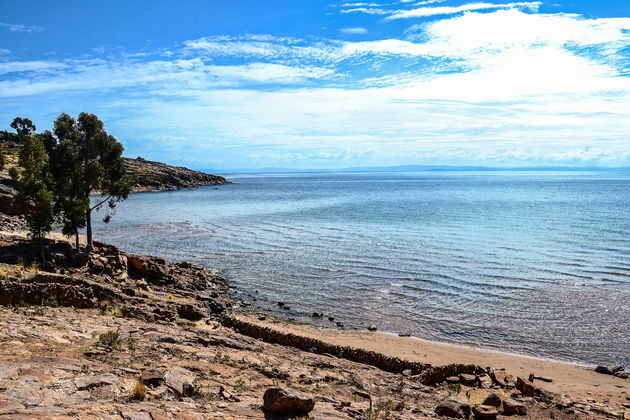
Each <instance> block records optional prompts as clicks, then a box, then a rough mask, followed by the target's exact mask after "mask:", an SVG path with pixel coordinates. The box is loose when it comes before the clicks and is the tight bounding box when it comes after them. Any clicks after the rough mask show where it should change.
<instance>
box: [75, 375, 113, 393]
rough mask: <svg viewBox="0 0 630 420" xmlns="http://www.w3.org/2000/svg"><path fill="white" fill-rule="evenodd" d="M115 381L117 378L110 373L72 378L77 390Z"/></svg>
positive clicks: (111, 383) (110, 383)
mask: <svg viewBox="0 0 630 420" xmlns="http://www.w3.org/2000/svg"><path fill="white" fill-rule="evenodd" d="M117 381H118V378H117V377H115V376H114V375H111V374H105V375H90V376H81V377H79V378H76V379H75V380H74V386H76V387H77V390H79V391H84V390H86V389H92V388H97V387H102V386H107V385H116V382H117Z"/></svg>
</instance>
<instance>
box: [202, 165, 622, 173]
mask: <svg viewBox="0 0 630 420" xmlns="http://www.w3.org/2000/svg"><path fill="white" fill-rule="evenodd" d="M201 171H203V172H206V173H220V174H254V173H338V172H449V171H461V172H476V171H479V172H499V171H519V172H530V171H534V172H546V171H566V172H575V171H597V172H630V167H615V168H611V167H603V166H580V167H573V166H520V167H492V166H447V165H400V166H359V167H350V168H340V169H316V168H313V169H296V168H278V167H268V168H257V169H252V168H234V169H201Z"/></svg>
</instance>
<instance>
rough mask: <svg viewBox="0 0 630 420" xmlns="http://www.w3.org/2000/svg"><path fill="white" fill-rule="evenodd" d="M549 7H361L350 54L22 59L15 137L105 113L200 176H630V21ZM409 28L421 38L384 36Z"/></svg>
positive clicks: (263, 42) (3, 83) (3, 71)
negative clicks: (507, 171)
mask: <svg viewBox="0 0 630 420" xmlns="http://www.w3.org/2000/svg"><path fill="white" fill-rule="evenodd" d="M540 6H541V3H540V2H514V3H469V4H461V5H457V6H453V5H449V4H447V2H445V1H435V0H433V1H425V2H409V1H402V2H399V3H396V4H395V5H394V6H388V7H387V8H385V7H384V6H382V5H381V4H380V3H343V4H340V5H338V6H337V7H334V8H333V10H334V13H337V14H339V16H341V17H343V16H350V15H352V16H355V15H360V16H362V19H363V21H362V24H361V26H357V25H346V26H343V27H341V28H339V30H338V31H337V33H338V34H342V35H344V36H345V38H348V39H343V38H340V39H332V38H321V37H314V36H309V35H308V34H306V35H305V36H304V37H292V36H278V35H271V34H224V35H208V36H204V37H201V38H197V39H191V40H179V41H178V42H173V45H172V47H171V48H160V49H155V50H149V51H122V52H120V51H107V50H106V49H97V50H95V52H94V54H93V55H90V56H77V57H66V58H55V56H49V57H41V58H39V59H31V60H21V59H19V56H16V55H15V54H14V52H13V51H14V48H13V47H12V46H11V45H6V47H8V48H3V49H1V50H0V51H2V54H0V110H1V111H2V115H4V116H5V117H4V119H6V120H3V121H0V122H2V124H3V125H6V126H7V128H8V123H9V122H10V119H11V118H12V117H13V116H15V115H23V116H30V117H31V118H33V119H34V120H35V122H36V123H37V125H38V126H39V127H40V128H47V127H48V126H50V125H51V123H52V120H53V119H54V117H55V116H56V115H57V114H59V113H60V112H62V111H64V112H71V113H78V112H80V111H83V110H87V111H90V112H94V113H96V114H98V115H99V116H101V117H102V119H103V120H104V121H105V122H106V124H107V128H108V130H109V131H110V132H112V133H113V134H114V135H116V136H117V137H118V138H119V139H120V140H122V141H123V143H125V144H126V147H127V155H129V156H135V155H143V156H146V157H149V158H153V159H161V160H166V161H169V162H172V163H178V164H186V165H188V166H191V167H197V168H218V169H229V168H233V167H250V168H257V167H269V166H287V167H295V168H312V167H321V168H335V167H348V166H372V165H378V166H383V165H404V164H438V165H489V166H502V165H505V166H514V165H603V166H624V165H630V148H629V147H628V137H629V135H630V134H629V133H630V77H629V76H628V72H629V69H630V60H629V58H630V54H629V51H630V18H586V17H584V16H581V15H578V14H575V13H571V14H569V13H541V12H539V8H540ZM392 22H398V23H400V22H405V23H408V25H406V27H405V28H404V30H403V31H401V33H400V34H399V36H397V37H385V38H382V37H378V36H376V35H372V34H373V33H375V30H373V28H378V27H380V26H382V25H390V24H392ZM10 30H11V29H10ZM354 37H363V38H364V39H363V40H354ZM0 46H2V47H4V46H5V45H0ZM14 114H15V115H14Z"/></svg>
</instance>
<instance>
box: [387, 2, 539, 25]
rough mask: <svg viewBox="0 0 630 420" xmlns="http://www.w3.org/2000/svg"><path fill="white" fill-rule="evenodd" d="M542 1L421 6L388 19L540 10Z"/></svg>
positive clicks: (394, 14)
mask: <svg viewBox="0 0 630 420" xmlns="http://www.w3.org/2000/svg"><path fill="white" fill-rule="evenodd" d="M541 4H542V3H541V2H539V1H534V2H516V3H504V4H501V3H470V4H464V5H461V6H440V7H419V8H416V9H410V10H399V11H397V12H395V13H393V14H391V15H390V16H387V17H386V18H385V19H386V20H394V19H408V18H418V17H427V16H437V15H452V14H456V13H462V12H471V11H476V10H491V9H514V8H527V9H530V10H538V7H540V5H541Z"/></svg>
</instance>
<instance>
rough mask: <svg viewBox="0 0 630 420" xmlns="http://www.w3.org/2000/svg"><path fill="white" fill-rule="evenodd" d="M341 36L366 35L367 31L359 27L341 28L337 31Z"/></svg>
mask: <svg viewBox="0 0 630 420" xmlns="http://www.w3.org/2000/svg"><path fill="white" fill-rule="evenodd" d="M339 31H340V32H341V33H342V34H349V35H365V34H367V32H368V31H367V29H365V28H361V27H352V28H341V29H340V30H339Z"/></svg>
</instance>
